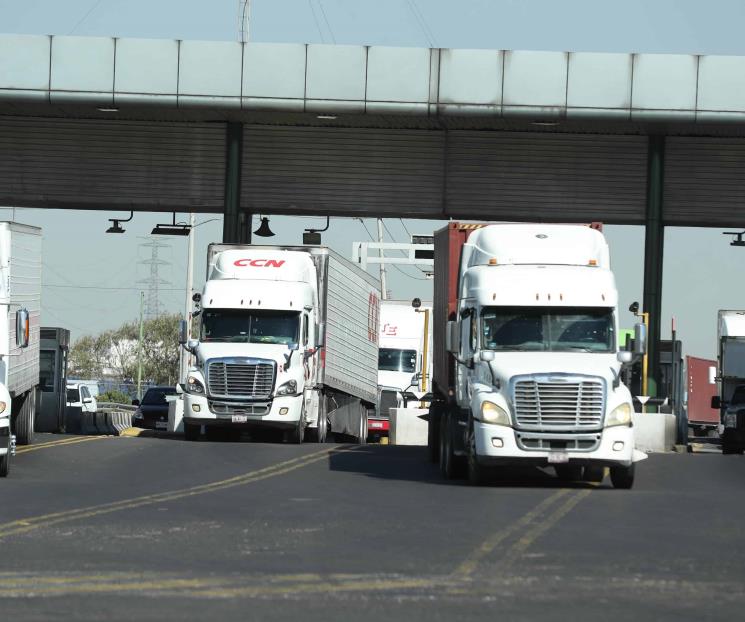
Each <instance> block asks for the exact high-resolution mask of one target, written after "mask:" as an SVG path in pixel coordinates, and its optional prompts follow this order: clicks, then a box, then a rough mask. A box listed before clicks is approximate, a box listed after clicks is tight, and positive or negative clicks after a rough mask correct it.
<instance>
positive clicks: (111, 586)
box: [0, 573, 450, 598]
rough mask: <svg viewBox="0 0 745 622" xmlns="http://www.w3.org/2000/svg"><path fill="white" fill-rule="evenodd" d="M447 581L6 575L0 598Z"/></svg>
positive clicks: (203, 593)
mask: <svg viewBox="0 0 745 622" xmlns="http://www.w3.org/2000/svg"><path fill="white" fill-rule="evenodd" d="M448 581H450V579H449V578H448V577H432V578H418V577H406V576H400V577H399V576H384V575H383V576H381V575H380V574H370V575H364V574H353V575H345V574H331V575H320V574H314V573H307V574H300V575H269V576H229V577H205V578H183V577H178V576H162V575H159V574H154V573H140V574H137V575H135V574H132V573H121V574H117V573H111V574H108V575H101V576H100V577H96V576H90V575H82V576H72V577H65V576H62V577H57V576H49V577H45V576H34V575H33V574H20V575H19V574H14V575H10V576H4V577H3V582H2V586H0V597H9V596H24V595H33V596H52V595H61V594H102V593H127V592H130V593H131V592H150V593H152V592H166V593H171V594H174V593H178V594H180V595H183V596H186V597H198V598H236V597H244V598H245V597H256V596H271V595H278V594H308V593H328V594H332V593H340V592H368V591H385V590H400V589H412V588H434V587H436V586H442V585H446V584H447V582H448Z"/></svg>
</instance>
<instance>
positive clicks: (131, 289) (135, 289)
mask: <svg viewBox="0 0 745 622" xmlns="http://www.w3.org/2000/svg"><path fill="white" fill-rule="evenodd" d="M41 286H42V287H55V288H59V289H100V290H101V291H128V292H141V291H142V288H141V287H101V286H100V285H59V284H57V283H42V284H41ZM158 291H160V292H183V291H186V288H185V287H159V288H158Z"/></svg>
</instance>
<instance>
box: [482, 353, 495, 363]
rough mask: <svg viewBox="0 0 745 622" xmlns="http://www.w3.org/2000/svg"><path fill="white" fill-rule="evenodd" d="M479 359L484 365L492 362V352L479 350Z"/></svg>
mask: <svg viewBox="0 0 745 622" xmlns="http://www.w3.org/2000/svg"><path fill="white" fill-rule="evenodd" d="M479 358H480V359H481V360H482V361H483V362H484V363H491V362H492V361H493V360H494V350H481V351H480V352H479Z"/></svg>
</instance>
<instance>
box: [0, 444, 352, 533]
mask: <svg viewBox="0 0 745 622" xmlns="http://www.w3.org/2000/svg"><path fill="white" fill-rule="evenodd" d="M336 451H340V448H338V447H332V448H329V449H323V450H321V451H317V452H313V453H311V454H306V455H304V456H300V457H298V458H293V459H291V460H285V461H284V462H279V463H277V464H274V465H271V466H268V467H264V468H262V469H257V470H255V471H249V472H248V473H244V474H242V475H237V476H235V477H231V478H228V479H224V480H219V481H215V482H210V483H207V484H200V485H198V486H190V487H188V488H180V489H177V490H171V491H165V492H160V493H154V494H151V495H143V496H140V497H133V498H130V499H122V500H120V501H113V502H111V503H103V504H100V505H92V506H88V507H84V508H77V509H73V510H67V511H65V512H55V513H52V514H45V515H42V516H31V517H28V518H24V519H20V520H16V521H12V522H10V523H5V524H4V525H0V538H3V537H6V536H10V535H17V534H21V533H26V532H28V531H32V530H34V529H39V528H41V527H49V526H51V525H56V524H59V523H64V522H69V521H74V520H79V519H81V518H89V517H92V516H99V515H101V514H110V513H112V512H118V511H121V510H129V509H134V508H138V507H142V506H145V505H153V504H156V503H163V502H166V501H174V500H176V499H183V498H185V497H191V496H196V495H202V494H207V493H210V492H217V491H218V490H224V489H226V488H232V487H235V486H243V485H245V484H249V483H251V482H257V481H260V480H263V479H267V478H269V477H275V476H277V475H282V474H284V473H289V472H290V471H294V470H296V469H299V468H301V467H304V466H307V465H309V464H313V463H314V462H318V461H319V460H323V459H324V458H326V457H328V456H329V455H331V453H333V452H336ZM341 451H345V450H343V449H342V450H341Z"/></svg>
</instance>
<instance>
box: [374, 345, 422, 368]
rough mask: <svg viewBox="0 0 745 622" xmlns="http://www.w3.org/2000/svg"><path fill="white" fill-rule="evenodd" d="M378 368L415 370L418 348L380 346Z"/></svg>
mask: <svg viewBox="0 0 745 622" xmlns="http://www.w3.org/2000/svg"><path fill="white" fill-rule="evenodd" d="M378 369H379V370H381V371H405V372H413V371H414V370H415V369H416V350H398V349H396V348H380V350H379V351H378Z"/></svg>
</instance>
